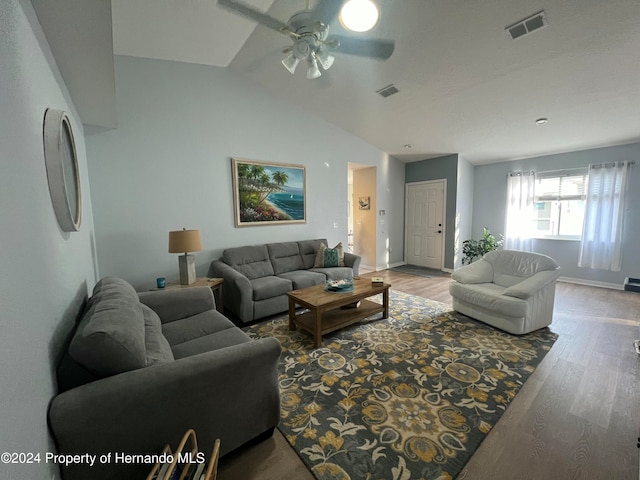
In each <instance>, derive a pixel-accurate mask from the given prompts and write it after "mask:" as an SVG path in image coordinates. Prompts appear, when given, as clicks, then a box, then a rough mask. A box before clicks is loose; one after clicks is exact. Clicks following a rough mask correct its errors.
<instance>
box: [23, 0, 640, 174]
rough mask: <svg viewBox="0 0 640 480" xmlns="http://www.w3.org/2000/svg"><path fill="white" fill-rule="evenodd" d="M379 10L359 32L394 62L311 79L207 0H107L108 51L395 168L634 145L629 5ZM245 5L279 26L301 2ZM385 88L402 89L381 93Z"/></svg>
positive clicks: (273, 42) (422, 4)
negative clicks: (202, 84) (235, 87)
mask: <svg viewBox="0 0 640 480" xmlns="http://www.w3.org/2000/svg"><path fill="white" fill-rule="evenodd" d="M33 1H34V5H35V3H36V2H44V1H45V0H33ZM67 1H69V0H67ZM94 1H95V0H94ZM100 1H104V0H100ZM377 2H378V4H379V5H380V7H381V11H382V18H381V21H380V22H379V24H378V25H377V26H376V28H375V29H374V30H373V31H371V32H369V33H367V34H360V35H363V36H365V37H366V36H370V37H374V38H388V39H393V40H395V42H396V47H395V51H394V53H393V55H392V56H391V58H390V59H389V60H387V61H386V62H381V61H376V60H371V59H367V58H360V57H353V56H348V55H339V56H337V58H336V61H335V63H334V65H333V66H332V67H331V68H330V69H329V70H328V71H326V72H323V75H322V76H321V77H320V78H318V79H315V80H307V79H306V78H305V72H304V68H302V69H299V71H297V72H296V75H291V74H290V73H289V72H288V71H287V70H286V69H285V68H284V67H283V66H282V65H281V63H280V61H281V59H282V58H283V54H282V49H283V48H284V47H286V46H288V45H290V44H291V40H290V39H289V38H288V37H286V36H284V35H281V34H279V33H278V32H276V31H274V30H270V29H268V28H266V27H264V26H256V24H255V23H253V22H251V21H249V20H246V19H244V18H240V17H237V16H234V15H232V14H231V13H229V12H228V11H226V10H223V9H221V8H220V7H218V5H217V4H216V0H188V1H186V2H185V1H184V0H112V15H113V53H114V54H121V55H132V56H140V57H149V58H161V59H167V60H175V61H183V62H191V63H200V64H207V65H216V66H225V67H228V68H230V69H231V70H233V71H234V72H236V73H237V74H239V75H242V76H244V77H247V78H249V79H251V80H252V81H254V82H255V83H256V84H257V85H259V86H261V87H262V88H264V89H266V90H267V91H269V92H271V93H272V94H273V95H274V96H275V97H277V98H281V99H282V101H283V102H285V101H286V102H293V103H295V104H297V105H299V106H300V107H301V108H303V109H305V110H307V111H309V112H310V114H315V115H319V116H320V117H322V118H324V119H326V120H327V121H329V122H331V123H333V124H336V125H338V126H340V127H342V128H344V129H345V130H347V131H349V132H351V133H353V134H354V135H356V136H358V137H361V138H362V139H363V140H365V141H367V142H368V143H370V144H372V145H375V146H376V147H378V148H380V149H381V150H383V151H385V152H388V153H389V154H392V155H394V156H396V157H397V158H400V159H401V160H404V161H412V160H420V159H426V158H432V157H435V156H441V155H445V154H450V153H459V154H461V155H462V156H463V157H464V158H466V159H468V160H469V161H471V162H472V163H474V164H482V163H490V162H496V161H502V160H509V159H515V158H522V157H530V156H538V155H545V154H552V153H559V152H565V151H573V150H581V149H588V148H593V147H599V146H607V145H616V144H624V143H633V142H638V141H640V114H639V112H640V2H639V1H638V0H615V1H614V2H602V1H601V0H580V1H567V0H547V1H545V2H531V1H530V0H485V1H481V2H469V1H468V0H402V1H398V0H395V1H393V0H377ZM248 3H251V4H252V5H254V6H255V7H256V8H258V9H260V10H261V11H265V12H267V13H268V14H269V15H271V16H273V17H276V18H278V19H280V20H282V21H284V22H286V21H287V20H288V18H289V17H290V16H291V15H292V14H293V13H295V12H296V11H298V10H301V9H303V8H305V5H306V3H307V2H306V1H304V0H275V1H273V0H250V1H248ZM312 3H313V2H312ZM541 10H544V12H545V14H546V17H547V20H548V25H547V26H546V27H544V28H541V29H540V30H537V31H535V32H533V33H531V34H529V35H527V36H524V37H521V38H518V39H516V40H513V39H512V38H511V37H510V36H509V35H508V34H507V32H506V31H505V28H506V27H507V26H509V25H512V24H513V23H515V22H517V21H519V20H521V19H523V18H526V17H528V16H530V15H532V14H534V13H536V12H539V11H541ZM39 14H40V12H39ZM330 28H331V31H332V32H337V33H341V34H345V32H344V31H343V30H342V28H341V26H340V25H339V23H338V22H335V25H331V26H330ZM389 84H394V85H395V86H396V87H397V89H398V90H399V92H398V93H397V94H395V95H392V96H390V97H387V98H383V97H381V96H380V95H378V94H377V93H376V91H378V90H379V89H381V88H382V87H385V86H387V85H389ZM541 117H546V118H548V123H547V124H546V125H542V126H539V125H536V124H535V120H536V119H538V118H541ZM405 145H410V146H411V147H410V148H408V147H406V148H405Z"/></svg>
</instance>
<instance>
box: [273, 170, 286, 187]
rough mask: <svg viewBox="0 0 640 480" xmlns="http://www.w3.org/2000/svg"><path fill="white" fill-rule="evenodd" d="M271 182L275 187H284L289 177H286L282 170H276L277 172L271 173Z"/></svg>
mask: <svg viewBox="0 0 640 480" xmlns="http://www.w3.org/2000/svg"><path fill="white" fill-rule="evenodd" d="M272 177H273V181H274V183H275V184H276V185H278V186H279V187H281V186H282V185H286V184H287V182H288V181H289V175H287V174H286V173H285V172H283V171H282V170H278V171H277V172H273V175H272Z"/></svg>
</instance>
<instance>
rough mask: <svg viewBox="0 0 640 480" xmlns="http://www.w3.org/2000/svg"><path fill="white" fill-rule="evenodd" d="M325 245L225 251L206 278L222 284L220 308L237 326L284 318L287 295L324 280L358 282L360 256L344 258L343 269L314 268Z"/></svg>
mask: <svg viewBox="0 0 640 480" xmlns="http://www.w3.org/2000/svg"><path fill="white" fill-rule="evenodd" d="M321 243H324V245H328V243H327V241H326V240H325V239H315V240H302V241H297V242H283V243H266V244H261V245H250V246H245V247H234V248H227V249H226V250H224V251H223V253H222V257H221V258H220V259H219V260H214V261H213V262H212V263H211V270H210V273H211V276H214V277H218V278H224V284H223V287H222V288H223V289H224V307H225V309H226V310H227V311H228V312H230V313H231V314H232V315H234V316H235V317H236V318H237V319H239V320H240V321H241V322H244V323H247V322H251V321H254V320H257V319H259V318H263V317H267V316H269V315H274V314H276V313H281V312H285V311H287V310H288V308H289V303H288V299H287V292H290V291H291V290H297V289H300V288H306V287H311V286H313V285H321V284H323V283H324V282H326V281H327V280H340V279H343V278H351V277H354V276H358V268H359V266H360V260H361V258H360V256H358V255H355V254H352V253H348V252H345V253H344V266H342V267H341V266H338V267H323V268H314V263H315V261H316V256H317V254H318V250H319V249H320V244H321Z"/></svg>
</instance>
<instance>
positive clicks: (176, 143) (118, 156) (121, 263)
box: [87, 57, 404, 289]
mask: <svg viewBox="0 0 640 480" xmlns="http://www.w3.org/2000/svg"><path fill="white" fill-rule="evenodd" d="M284 73H286V71H284ZM302 81H304V80H302ZM116 93H117V100H118V104H117V110H118V124H119V126H118V128H117V129H116V130H111V131H96V130H94V131H92V132H91V133H87V148H88V155H89V171H90V172H89V174H90V178H91V187H92V194H93V199H94V215H95V218H96V243H97V249H98V259H99V265H100V273H101V275H108V274H113V275H118V276H121V277H123V278H125V279H127V280H129V281H130V282H131V283H133V284H134V286H136V287H137V288H139V289H142V288H146V287H150V286H152V285H153V282H154V281H155V278H156V277H158V276H165V277H167V279H168V280H170V281H173V280H177V278H178V259H177V255H174V254H169V253H167V242H168V232H169V231H170V230H175V229H179V228H182V227H186V228H197V229H199V230H200V233H201V236H202V242H203V251H201V252H198V253H196V254H195V256H196V265H197V272H198V275H206V274H207V272H208V267H209V264H210V262H211V260H213V259H215V258H218V257H219V256H220V254H221V253H222V250H223V249H224V248H227V247H231V246H238V245H248V244H255V243H262V242H278V241H288V240H297V239H307V238H319V237H323V238H327V239H328V241H329V243H330V244H332V245H334V244H336V243H338V242H342V243H343V245H347V229H348V225H347V171H348V165H347V164H348V162H350V161H351V162H357V163H363V164H368V165H372V166H376V167H379V168H380V167H382V166H384V171H385V172H391V174H389V175H388V176H386V177H384V178H381V179H379V185H378V190H379V192H380V191H383V192H388V191H392V192H395V191H401V190H402V188H403V181H404V177H403V174H402V173H399V172H402V171H403V165H402V164H401V163H400V162H399V161H398V160H397V159H394V158H390V157H388V156H387V155H386V154H385V153H384V152H382V151H380V150H378V149H377V148H375V147H373V146H371V145H369V144H367V143H365V142H363V141H362V140H360V139H358V138H356V137H354V136H352V135H350V134H348V133H346V132H345V131H344V130H341V129H339V128H337V127H335V126H333V125H331V124H329V123H327V122H325V121H324V120H322V119H320V118H318V117H315V116H313V115H312V114H309V113H307V112H304V111H302V110H300V109H298V108H297V107H295V106H292V105H289V104H287V103H286V102H283V101H282V100H278V99H276V98H274V97H272V96H270V95H269V94H268V93H266V92H265V91H264V90H262V89H261V88H259V87H256V86H255V85H253V84H251V83H249V82H248V81H247V80H245V79H243V78H241V77H238V76H236V75H235V74H233V73H232V72H230V71H229V70H228V69H224V68H218V67H208V66H203V65H194V64H186V63H178V62H169V61H161V60H149V59H140V58H132V57H116ZM231 157H239V158H245V159H253V160H264V161H271V162H282V163H291V164H301V165H304V166H305V167H306V175H307V200H308V205H307V217H308V218H307V223H306V224H297V225H269V226H258V227H244V228H235V227H234V223H233V193H232V188H231V160H230V158H231ZM381 202H382V203H381ZM378 208H382V209H386V210H387V211H388V212H391V214H393V213H394V211H395V210H397V208H398V205H397V204H396V202H395V200H393V199H391V198H390V196H389V194H388V193H385V194H384V195H380V198H378ZM397 216H398V217H402V210H400V212H399V213H398V215H397ZM334 224H335V228H334ZM397 254H398V256H399V258H400V259H401V258H402V251H401V249H399V250H398V253H397ZM398 261H399V260H398Z"/></svg>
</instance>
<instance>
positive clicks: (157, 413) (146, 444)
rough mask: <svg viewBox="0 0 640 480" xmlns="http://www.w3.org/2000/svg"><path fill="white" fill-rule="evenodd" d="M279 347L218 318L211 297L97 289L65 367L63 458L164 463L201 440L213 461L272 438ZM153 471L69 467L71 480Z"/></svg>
mask: <svg viewBox="0 0 640 480" xmlns="http://www.w3.org/2000/svg"><path fill="white" fill-rule="evenodd" d="M279 356H280V344H279V342H278V341H277V340H276V339H274V338H267V339H261V340H251V339H250V338H249V337H247V336H246V335H245V333H244V332H242V331H241V330H240V329H239V328H237V327H235V326H234V325H233V323H232V322H231V321H229V320H228V319H227V318H225V317H224V316H223V315H222V314H220V313H219V312H217V311H216V309H215V300H214V297H213V294H212V292H211V289H209V288H207V287H197V288H189V289H176V290H166V291H154V292H143V293H140V294H138V293H136V291H135V290H134V289H133V287H132V286H131V285H129V284H128V283H127V282H125V281H124V280H121V279H119V278H116V277H105V278H104V279H102V280H101V281H100V282H98V284H97V285H96V286H95V288H94V291H93V296H92V297H91V298H90V299H89V301H88V303H87V307H86V310H85V313H84V316H83V318H82V319H81V320H80V322H79V324H78V326H77V328H76V330H75V332H74V333H73V335H72V339H71V342H70V344H69V348H68V350H67V351H66V353H65V355H64V357H63V359H62V362H61V364H60V366H59V367H58V384H59V389H60V391H61V392H62V393H59V394H58V395H57V396H56V397H54V398H53V400H52V402H51V405H50V408H49V427H50V430H51V432H52V434H53V437H54V439H55V441H56V444H57V448H58V452H59V453H63V454H87V453H88V454H93V455H100V454H108V453H111V454H112V455H114V454H115V452H121V453H126V454H149V453H160V452H161V451H162V448H163V446H164V445H165V444H170V445H171V446H172V448H173V449H175V447H176V446H177V443H178V442H179V441H180V439H181V438H182V436H183V434H184V433H185V431H186V430H187V429H189V428H193V429H195V431H196V435H197V439H198V446H199V449H200V451H202V452H204V453H205V454H206V455H209V454H210V452H211V449H212V447H213V444H214V442H215V439H216V438H219V439H220V440H221V450H220V452H221V455H224V454H225V453H228V452H229V451H231V450H234V449H235V448H236V447H239V446H240V445H243V444H244V443H247V442H248V441H251V440H253V439H256V438H263V437H266V436H268V435H270V434H271V433H272V432H273V429H274V428H275V426H276V425H277V424H278V421H279V419H280V397H279V390H278V383H277V365H278V360H279ZM151 467H152V465H148V464H139V463H132V464H127V463H123V462H120V463H117V462H114V461H112V462H111V463H109V464H103V463H99V462H97V463H96V464H95V465H94V466H90V465H88V464H86V463H80V464H71V465H69V466H68V467H63V470H62V473H63V478H64V479H65V480H86V479H89V478H90V479H92V480H96V479H98V480H101V479H123V478H146V475H147V474H148V473H149V471H150V469H151Z"/></svg>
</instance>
